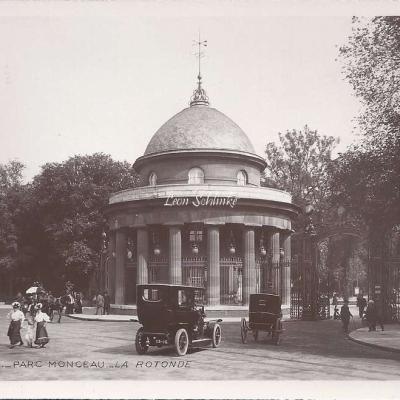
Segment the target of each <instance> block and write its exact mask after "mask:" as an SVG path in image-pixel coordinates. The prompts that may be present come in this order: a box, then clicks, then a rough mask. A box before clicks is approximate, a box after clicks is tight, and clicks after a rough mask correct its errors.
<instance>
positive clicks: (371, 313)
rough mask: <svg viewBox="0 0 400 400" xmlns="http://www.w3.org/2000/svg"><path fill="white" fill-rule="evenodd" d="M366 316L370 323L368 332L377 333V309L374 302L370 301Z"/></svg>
mask: <svg viewBox="0 0 400 400" xmlns="http://www.w3.org/2000/svg"><path fill="white" fill-rule="evenodd" d="M365 316H366V319H367V322H368V331H369V332H371V331H376V307H375V302H374V301H373V300H369V301H368V305H367V310H366V312H365Z"/></svg>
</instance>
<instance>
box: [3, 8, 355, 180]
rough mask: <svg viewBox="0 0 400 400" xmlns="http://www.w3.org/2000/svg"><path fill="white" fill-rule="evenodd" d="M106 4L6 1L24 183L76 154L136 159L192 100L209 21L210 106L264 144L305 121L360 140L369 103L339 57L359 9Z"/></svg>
mask: <svg viewBox="0 0 400 400" xmlns="http://www.w3.org/2000/svg"><path fill="white" fill-rule="evenodd" d="M84 4H85V5H88V4H87V3H84ZM107 4H108V7H109V8H108V10H109V11H110V12H107V10H104V9H102V11H103V12H98V13H90V12H85V13H79V12H43V13H40V12H32V11H29V10H28V12H25V13H16V12H15V13H9V14H10V15H6V14H7V13H4V12H3V14H1V11H2V10H1V9H0V15H1V16H0V144H1V145H0V163H6V162H8V161H10V160H13V159H17V160H19V161H21V162H23V163H24V164H25V165H26V169H25V174H24V179H25V181H29V180H31V179H32V177H33V176H34V175H36V174H38V173H40V166H41V165H43V164H44V163H47V162H62V161H64V160H66V159H68V158H69V157H71V156H73V155H75V154H81V155H83V154H92V153H95V152H103V153H107V154H110V155H111V156H112V157H113V159H115V160H120V161H123V160H126V161H128V162H130V163H133V162H134V161H135V159H136V158H137V157H139V156H141V155H143V153H144V151H145V149H146V146H147V144H148V142H149V141H150V139H151V137H152V135H153V134H154V133H155V132H156V131H157V129H158V128H159V127H160V126H161V125H162V124H163V123H164V122H166V121H167V120H168V119H169V118H171V117H172V116H173V115H175V114H176V113H178V112H179V111H181V110H182V109H183V108H185V107H187V106H188V103H189V100H190V96H191V94H192V92H193V90H194V88H195V86H196V76H197V73H198V71H197V59H196V56H195V55H194V53H195V52H196V47H195V46H193V40H196V39H197V37H198V33H199V30H200V31H201V35H202V39H206V40H207V41H208V46H207V48H206V49H205V57H204V58H203V59H202V75H203V87H204V88H205V90H206V92H207V94H208V96H209V98H210V103H211V106H212V107H215V108H216V109H218V110H219V111H221V112H223V113H224V114H226V115H227V116H228V117H230V118H231V119H232V120H233V121H235V122H236V123H237V124H238V125H239V126H240V127H241V128H242V129H243V130H244V132H246V134H247V135H248V137H249V138H250V140H251V142H252V143H253V145H254V147H255V149H256V152H257V154H259V155H261V156H263V155H264V149H265V146H266V144H267V143H268V142H273V141H277V140H278V132H285V131H286V130H288V129H301V128H302V127H304V125H305V124H307V125H308V126H309V127H310V128H311V129H316V130H318V132H319V133H320V134H323V135H331V136H334V137H338V138H340V143H339V145H338V146H337V151H344V150H345V149H346V147H347V146H348V145H349V144H351V143H352V142H353V141H355V140H357V138H356V135H355V132H356V131H354V129H353V127H354V126H355V122H354V118H355V117H356V116H357V114H358V112H359V108H360V105H359V102H358V100H357V99H356V98H355V97H354V95H353V91H352V88H351V86H350V85H349V83H348V82H346V81H345V80H344V77H343V74H342V72H341V68H342V64H341V62H340V60H336V59H337V58H338V47H339V46H341V45H343V44H345V43H346V41H347V37H348V36H349V35H350V33H351V16H350V15H338V16H330V15H322V16H321V15H304V13H298V15H293V14H294V13H286V14H287V15H272V14H271V15H269V14H268V13H257V8H255V9H252V10H251V11H252V12H243V13H240V11H239V12H235V13H233V12H232V13H226V14H227V15H223V13H221V12H219V11H220V10H218V12H215V13H213V12H212V11H208V12H207V13H195V12H192V13H190V12H189V13H184V12H182V13H180V12H179V7H176V5H177V3H176V2H172V1H171V2H170V4H172V5H174V8H173V10H172V7H171V8H170V9H169V11H170V12H169V13H163V12H162V7H160V8H159V9H156V10H153V12H140V10H139V11H138V8H136V9H135V8H134V7H128V6H127V5H126V3H124V2H116V3H114V5H113V4H109V3H107ZM181 4H183V3H181ZM25 10H26V8H25ZM3 11H4V10H3Z"/></svg>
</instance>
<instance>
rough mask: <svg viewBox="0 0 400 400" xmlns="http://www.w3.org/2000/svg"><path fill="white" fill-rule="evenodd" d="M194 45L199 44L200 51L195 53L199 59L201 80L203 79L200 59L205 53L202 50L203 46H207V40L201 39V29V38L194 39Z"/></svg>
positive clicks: (199, 76)
mask: <svg viewBox="0 0 400 400" xmlns="http://www.w3.org/2000/svg"><path fill="white" fill-rule="evenodd" d="M193 45H196V46H199V51H198V52H197V53H195V55H196V56H197V57H198V59H199V75H198V78H199V80H200V79H201V62H200V60H201V59H202V58H203V57H204V53H203V52H202V51H201V46H203V47H207V40H201V37H200V31H199V40H193Z"/></svg>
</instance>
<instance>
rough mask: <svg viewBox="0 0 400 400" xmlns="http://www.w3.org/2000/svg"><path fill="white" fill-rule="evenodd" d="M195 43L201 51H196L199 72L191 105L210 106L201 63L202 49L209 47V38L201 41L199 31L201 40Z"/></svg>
mask: <svg viewBox="0 0 400 400" xmlns="http://www.w3.org/2000/svg"><path fill="white" fill-rule="evenodd" d="M193 42H194V44H196V45H197V46H199V51H198V52H197V53H196V56H197V57H198V59H199V74H198V75H197V88H196V89H195V90H194V91H193V95H192V97H191V98H190V107H192V106H198V105H202V106H208V105H209V104H210V103H209V101H208V96H207V94H206V91H205V90H204V89H203V88H202V87H201V79H202V77H201V68H200V67H201V64H200V60H201V58H202V57H203V56H204V53H203V52H202V51H201V46H204V47H207V40H203V41H201V39H200V32H199V40H198V41H195V40H194V41H193Z"/></svg>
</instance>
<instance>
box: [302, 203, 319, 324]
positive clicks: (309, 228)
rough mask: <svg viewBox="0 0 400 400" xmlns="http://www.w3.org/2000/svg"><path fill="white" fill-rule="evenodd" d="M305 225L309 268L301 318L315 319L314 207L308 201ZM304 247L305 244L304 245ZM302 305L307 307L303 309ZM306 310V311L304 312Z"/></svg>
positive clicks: (315, 243)
mask: <svg viewBox="0 0 400 400" xmlns="http://www.w3.org/2000/svg"><path fill="white" fill-rule="evenodd" d="M304 211H305V214H306V219H305V225H304V240H305V241H308V242H309V246H310V247H309V250H310V259H311V268H310V276H309V283H310V291H309V296H307V299H309V302H308V304H303V315H302V318H303V319H305V320H311V321H315V320H317V319H318V318H319V310H318V290H317V286H318V284H317V233H316V231H315V227H314V224H313V221H312V214H313V212H314V207H313V205H312V204H310V203H308V204H307V205H306V207H305V210H304ZM305 247H306V246H305ZM304 306H306V307H307V309H306V310H305V309H304ZM304 311H306V312H304Z"/></svg>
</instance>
